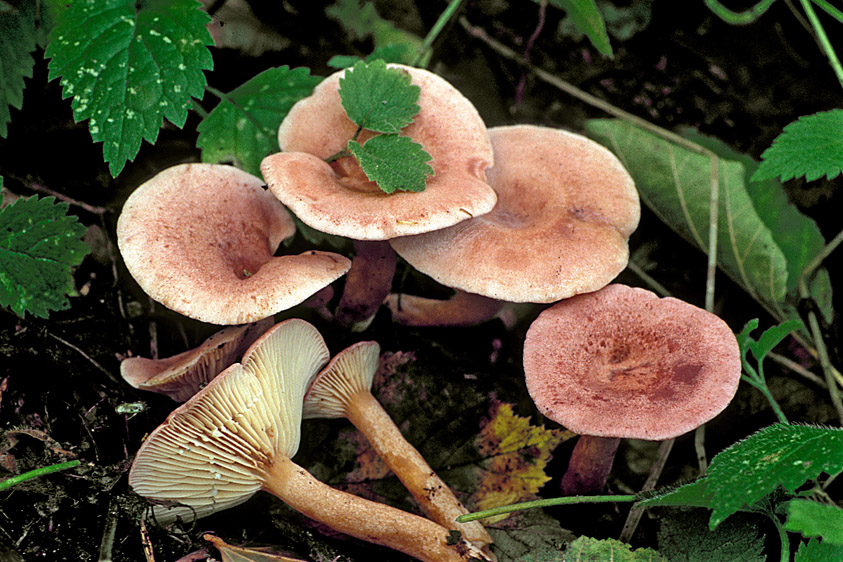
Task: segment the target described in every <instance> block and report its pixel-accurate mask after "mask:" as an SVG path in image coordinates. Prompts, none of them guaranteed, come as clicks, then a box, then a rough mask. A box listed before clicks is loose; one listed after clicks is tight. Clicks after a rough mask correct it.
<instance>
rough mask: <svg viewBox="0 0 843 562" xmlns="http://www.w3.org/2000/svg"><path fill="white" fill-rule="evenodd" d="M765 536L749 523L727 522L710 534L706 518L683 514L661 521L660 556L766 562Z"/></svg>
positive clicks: (677, 560)
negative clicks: (764, 552)
mask: <svg viewBox="0 0 843 562" xmlns="http://www.w3.org/2000/svg"><path fill="white" fill-rule="evenodd" d="M763 551H764V536H763V535H760V534H759V532H758V528H757V527H756V526H755V525H752V524H750V523H748V522H746V521H740V522H738V521H733V520H729V521H725V522H724V523H723V524H722V525H720V526H719V527H717V528H716V529H715V530H713V531H711V530H709V529H708V526H707V525H706V523H705V517H698V516H697V515H696V514H695V513H694V512H687V511H682V512H681V513H678V514H676V516H673V517H667V518H665V519H662V524H661V527H660V529H659V553H660V554H661V555H662V556H664V557H665V558H666V559H667V560H670V562H763V561H764V560H766V557H765V556H764V554H763Z"/></svg>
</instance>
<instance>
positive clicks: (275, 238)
mask: <svg viewBox="0 0 843 562" xmlns="http://www.w3.org/2000/svg"><path fill="white" fill-rule="evenodd" d="M294 232H295V226H294V224H293V221H292V218H291V217H290V215H289V213H288V212H287V210H286V209H285V208H284V207H283V206H282V205H281V204H280V203H279V202H278V201H277V200H276V199H275V198H274V197H273V196H272V194H270V193H267V192H266V190H264V189H263V181H262V180H261V179H260V178H257V177H255V176H252V175H250V174H247V173H246V172H243V171H241V170H238V169H236V168H234V167H231V166H223V165H215V164H181V165H178V166H173V167H171V168H168V169H166V170H164V171H162V172H160V173H159V174H157V175H156V176H155V177H153V178H152V179H150V180H148V181H147V182H145V183H144V184H143V185H141V186H140V187H138V188H137V189H136V190H135V191H134V192H133V193H132V194H131V195H130V196H129V198H128V200H127V201H126V204H125V205H124V207H123V212H122V213H121V215H120V218H119V219H118V222H117V241H118V245H119V247H120V253H121V254H122V255H123V260H124V261H125V263H126V267H127V268H128V270H129V273H131V274H132V277H134V278H135V280H136V281H137V282H138V284H139V285H140V286H141V288H142V289H143V290H144V291H145V292H146V293H147V294H148V295H149V296H150V297H152V298H153V299H155V300H156V301H158V302H160V303H161V304H163V305H164V306H166V307H167V308H170V309H172V310H175V311H176V312H179V313H181V314H184V315H185V316H189V317H191V318H194V319H197V320H201V321H203V322H210V323H212V324H245V323H247V322H255V321H257V320H260V319H262V318H266V317H268V316H271V315H273V314H275V313H277V312H280V311H282V310H286V309H288V308H291V307H293V306H295V305H297V304H299V303H301V302H303V301H304V300H305V299H307V298H308V297H309V296H310V295H312V294H313V293H315V292H316V291H318V290H319V289H321V288H323V287H325V286H326V285H328V284H330V283H331V282H333V281H334V280H336V279H337V278H339V277H340V276H342V275H343V274H345V273H346V272H347V271H348V269H349V267H351V262H350V261H349V260H348V259H347V258H345V257H344V256H341V255H339V254H334V253H331V252H319V251H310V252H305V253H303V254H300V255H285V256H277V257H274V256H273V254H274V252H275V250H276V249H277V248H278V245H279V244H280V243H281V241H282V240H283V239H284V238H287V237H289V236H291V235H292V234H293V233H294Z"/></svg>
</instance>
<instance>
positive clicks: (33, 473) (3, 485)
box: [0, 460, 82, 491]
mask: <svg viewBox="0 0 843 562" xmlns="http://www.w3.org/2000/svg"><path fill="white" fill-rule="evenodd" d="M80 464H82V461H80V460H72V461H67V462H60V463H58V464H51V465H50V466H43V467H41V468H36V469H35V470H30V471H29V472H24V473H23V474H18V475H17V476H12V477H11V478H7V479H6V480H3V481H2V482H0V491H2V490H5V489H7V488H11V487H12V486H14V485H15V484H20V483H21V482H24V481H26V480H31V479H32V478H38V477H40V476H44V475H45V474H52V473H53V472H59V471H60V470H67V469H68V468H73V467H74V466H79V465H80Z"/></svg>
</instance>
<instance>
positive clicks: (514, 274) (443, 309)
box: [388, 125, 640, 325]
mask: <svg viewBox="0 0 843 562" xmlns="http://www.w3.org/2000/svg"><path fill="white" fill-rule="evenodd" d="M489 137H490V138H491V140H492V146H493V148H494V155H495V165H494V166H493V167H491V168H489V169H488V170H487V172H486V175H487V178H488V182H489V185H491V186H492V188H494V190H495V192H496V193H497V196H498V201H497V204H496V205H495V207H494V209H492V211H491V212H489V213H487V214H485V215H483V216H478V217H475V218H473V219H471V220H467V221H464V222H461V223H459V224H457V225H455V226H452V227H450V228H445V229H441V230H436V231H433V232H428V233H425V234H418V235H414V236H403V237H400V238H394V239H392V240H390V244H391V245H392V247H393V248H394V249H395V251H396V252H397V253H398V255H399V256H401V257H402V258H404V259H405V260H407V262H409V263H410V265H412V266H413V267H415V268H416V269H417V270H419V271H421V272H422V273H424V274H426V275H428V276H430V277H431V278H433V279H434V280H436V281H438V282H439V283H441V284H443V285H445V286H447V287H451V288H454V289H457V290H458V291H464V292H467V293H471V294H475V295H480V296H482V297H487V298H490V299H497V300H501V301H506V302H531V303H550V302H555V301H558V300H561V299H565V298H568V297H571V296H573V295H576V294H579V293H586V292H590V291H595V290H597V289H599V288H601V287H603V286H605V285H606V284H607V283H609V282H610V281H612V279H614V277H615V276H616V275H617V274H618V273H620V272H621V271H622V270H623V269H624V268H625V267H626V263H627V260H628V258H629V249H628V246H627V239H628V238H629V236H630V235H631V234H632V232H633V231H634V230H635V228H636V227H637V226H638V219H639V217H640V204H639V201H638V193H637V191H636V190H635V185H634V184H633V181H632V178H631V177H630V175H629V174H628V173H627V171H626V170H625V169H624V167H623V165H622V164H621V163H620V161H618V159H617V158H616V157H615V156H614V155H613V154H612V153H611V152H609V151H608V150H606V149H605V148H603V147H602V146H600V145H599V144H597V143H595V142H594V141H591V140H589V139H587V138H585V137H583V136H580V135H576V134H573V133H569V132H566V131H562V130H559V129H550V128H546V127H537V126H534V125H516V126H511V127H496V128H492V129H490V130H489ZM475 300H478V299H475ZM410 302H412V303H413V305H414V306H415V307H416V310H417V311H418V314H419V315H421V316H425V315H426V316H428V317H430V319H431V320H430V321H432V323H435V324H440V325H441V324H452V325H453V324H455V325H459V324H465V323H467V322H466V321H465V320H464V319H463V318H462V317H461V316H460V314H462V312H461V310H459V308H460V307H461V306H463V305H464V303H465V300H463V299H457V300H455V301H453V302H450V303H425V302H423V301H410ZM388 304H389V306H390V308H391V309H392V310H393V314H394V316H395V317H397V318H399V320H400V319H405V320H404V321H405V323H408V322H414V323H416V324H418V323H420V322H419V321H418V320H412V319H411V318H410V314H409V313H408V311H406V310H401V307H400V306H399V300H398V298H397V297H394V296H391V297H390V300H389V301H388ZM427 304H436V308H435V309H433V310H432V311H430V312H425V311H424V310H423V308H422V307H423V306H425V305H427ZM477 306H482V307H483V310H488V311H489V313H490V314H489V317H491V316H492V315H493V314H494V313H495V312H496V310H495V309H494V307H492V306H488V305H486V304H484V303H482V301H481V302H480V303H479V304H478V305H477ZM469 312H474V309H471V310H469ZM477 316H479V315H477V314H476V312H474V316H472V317H471V318H470V319H471V320H475V319H476V317H477Z"/></svg>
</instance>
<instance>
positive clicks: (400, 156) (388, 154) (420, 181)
mask: <svg viewBox="0 0 843 562" xmlns="http://www.w3.org/2000/svg"><path fill="white" fill-rule="evenodd" d="M348 150H349V151H350V152H351V153H352V154H353V155H354V157H355V158H357V160H358V161H359V162H360V167H362V168H363V171H364V172H365V173H366V176H367V177H368V178H369V179H370V180H372V181H374V182H376V183H377V184H378V186H379V187H380V188H381V189H382V190H384V191H385V192H386V193H393V192H394V191H395V190H396V189H398V190H401V191H424V184H425V179H426V178H427V176H428V175H433V168H431V167H430V166H429V165H428V164H427V162H428V161H430V154H428V153H427V152H425V151H424V147H422V145H420V144H418V143H417V142H413V140H412V139H410V138H409V137H402V136H399V135H397V134H389V135H379V136H377V137H372V138H371V139H369V140H368V141H366V143H365V144H362V145H361V144H360V143H358V142H357V141H349V142H348Z"/></svg>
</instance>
